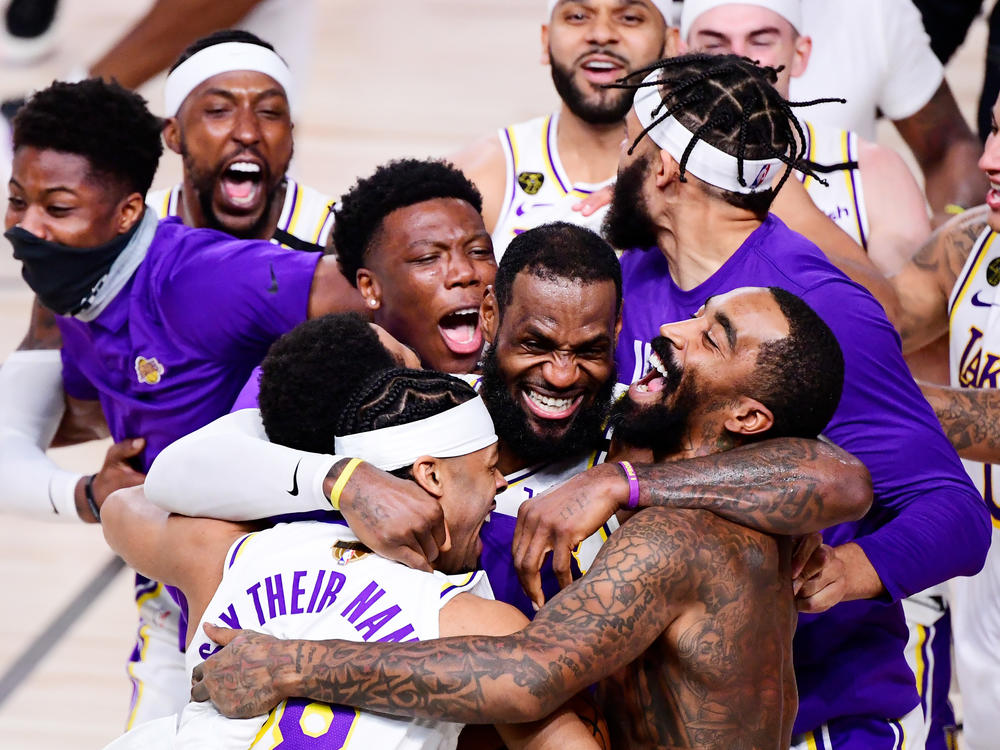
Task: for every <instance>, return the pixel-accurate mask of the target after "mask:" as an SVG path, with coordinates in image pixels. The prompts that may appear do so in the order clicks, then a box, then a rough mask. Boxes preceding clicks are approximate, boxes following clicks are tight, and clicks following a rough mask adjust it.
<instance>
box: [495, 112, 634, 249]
mask: <svg viewBox="0 0 1000 750" xmlns="http://www.w3.org/2000/svg"><path fill="white" fill-rule="evenodd" d="M558 125H559V114H558V113H556V114H553V115H548V116H547V117H538V118H536V119H534V120H528V121H527V122H522V123H518V124H517V125H511V126H509V127H506V128H501V129H500V130H499V131H498V135H499V137H500V145H501V146H502V147H503V151H504V156H505V157H506V161H507V182H506V187H505V190H504V196H505V197H504V202H503V207H502V208H501V209H500V216H499V217H498V218H497V223H496V226H495V227H494V228H493V251H494V252H495V253H496V257H497V262H498V263H499V262H500V258H501V257H503V254H504V251H505V250H506V249H507V245H508V244H510V241H511V240H512V239H514V237H516V236H517V235H519V234H520V233H521V232H524V231H527V230H528V229H532V228H534V227H537V226H540V225H542V224H548V223H549V222H553V221H565V222H569V223H570V224H577V225H579V226H583V227H587V228H588V229H592V230H594V231H595V232H598V233H599V232H600V231H601V222H602V221H603V220H604V214H605V213H607V206H604V207H602V208H601V209H600V210H598V211H596V212H594V213H593V214H591V215H590V216H584V215H583V214H582V213H580V212H579V211H574V210H573V204H575V203H578V202H579V201H580V200H582V199H584V198H586V197H587V196H588V195H590V194H591V193H593V192H594V191H596V190H600V189H601V188H603V187H605V186H607V185H612V184H614V181H615V180H614V176H612V177H611V178H609V179H607V180H605V181H604V182H601V183H598V184H589V183H577V184H574V183H573V182H572V181H571V180H570V179H569V177H568V176H567V175H566V170H565V169H563V166H562V162H561V161H560V160H559V151H558V149H557V147H556V130H557V128H558Z"/></svg>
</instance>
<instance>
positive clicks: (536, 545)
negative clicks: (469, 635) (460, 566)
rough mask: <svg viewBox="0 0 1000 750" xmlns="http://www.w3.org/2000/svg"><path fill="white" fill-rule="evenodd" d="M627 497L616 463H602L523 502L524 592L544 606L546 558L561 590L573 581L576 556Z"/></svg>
mask: <svg viewBox="0 0 1000 750" xmlns="http://www.w3.org/2000/svg"><path fill="white" fill-rule="evenodd" d="M623 498H625V499H627V498H628V480H626V479H625V476H624V475H623V474H622V472H621V469H619V468H618V466H617V465H616V464H601V465H600V466H595V467H594V468H592V469H589V470H587V471H585V472H583V473H581V474H577V475H576V476H575V477H572V478H571V479H569V480H567V481H566V482H564V483H563V484H561V485H559V486H558V487H553V488H552V489H550V490H548V491H546V492H543V493H542V494H541V495H538V496H537V497H533V498H531V499H530V500H529V501H528V502H526V503H522V504H521V507H520V509H519V510H518V512H517V528H516V529H515V531H514V544H513V552H514V567H515V568H516V569H517V575H518V577H519V578H520V579H521V585H522V586H523V587H524V590H525V593H527V594H528V596H529V597H530V598H531V601H532V602H534V603H535V606H537V607H541V606H542V604H544V603H545V595H544V594H543V593H542V577H541V575H540V572H539V571H541V569H542V563H543V562H544V561H545V556H546V555H547V554H548V553H549V552H551V553H552V569H553V571H554V572H555V574H556V578H557V580H558V581H559V584H560V585H561V586H568V585H569V584H570V583H571V582H572V575H571V572H570V560H571V554H570V553H571V552H572V551H573V550H574V549H576V546H577V545H578V544H579V543H580V542H582V541H583V540H584V539H586V538H587V537H589V536H590V535H591V534H593V533H594V532H595V531H597V530H598V529H599V528H601V525H602V524H603V523H604V522H605V521H607V520H608V519H609V518H611V516H612V515H614V513H615V511H616V510H618V508H619V506H620V505H621V503H622V499H623Z"/></svg>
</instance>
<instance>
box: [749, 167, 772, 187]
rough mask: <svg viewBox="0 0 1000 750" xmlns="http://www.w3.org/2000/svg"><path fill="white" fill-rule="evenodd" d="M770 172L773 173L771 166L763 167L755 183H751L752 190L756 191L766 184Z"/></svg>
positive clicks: (755, 178)
mask: <svg viewBox="0 0 1000 750" xmlns="http://www.w3.org/2000/svg"><path fill="white" fill-rule="evenodd" d="M770 172H771V165H770V164H765V165H764V166H763V167H761V168H760V171H759V172H758V173H757V176H756V177H754V180H753V182H751V183H750V189H751V190H756V189H757V188H759V187H760V186H761V185H762V184H763V183H764V180H766V179H767V175H768V174H769V173H770Z"/></svg>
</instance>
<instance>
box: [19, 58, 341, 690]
mask: <svg viewBox="0 0 1000 750" xmlns="http://www.w3.org/2000/svg"><path fill="white" fill-rule="evenodd" d="M255 49H258V48H256V47H255ZM261 49H262V48H261ZM268 54H273V53H270V52H268ZM112 132H113V133H116V134H120V136H119V137H117V138H114V139H112V138H109V137H108V133H112ZM159 139H160V134H159V120H158V119H157V118H155V117H153V115H151V114H150V113H149V111H148V110H147V109H146V107H145V104H144V102H143V101H142V99H141V98H139V97H137V96H136V95H134V94H131V93H129V92H126V91H124V90H123V89H121V88H119V87H117V86H113V85H107V84H104V83H101V82H100V81H97V80H91V81H85V82H81V83H79V84H55V85H53V86H51V87H49V88H48V89H45V90H44V91H42V92H39V93H38V94H36V95H35V97H33V98H32V100H31V102H29V103H28V104H27V105H25V107H24V108H23V109H22V110H21V113H20V114H19V115H18V118H17V119H16V120H15V131H14V146H15V157H14V164H13V169H12V177H11V181H10V199H9V203H8V210H7V215H6V228H7V232H6V235H5V236H6V237H7V238H8V240H9V241H10V242H11V244H12V245H13V246H14V254H15V257H16V258H17V259H19V260H21V262H22V264H23V275H24V277H25V279H26V281H27V282H28V284H29V286H30V287H31V288H32V289H33V290H34V291H35V292H36V294H37V295H38V297H39V299H40V301H41V302H42V304H43V305H45V306H46V307H48V308H49V309H51V310H53V311H55V312H56V313H57V316H58V317H57V321H56V323H57V325H58V328H59V332H60V334H61V336H62V339H63V348H62V352H61V359H62V372H61V375H60V377H59V378H58V379H57V380H56V381H55V382H56V383H59V384H60V388H59V391H58V400H57V401H55V402H54V403H53V402H49V401H46V400H45V399H47V398H48V396H47V394H45V393H43V394H40V395H39V396H38V399H35V398H33V397H30V398H29V399H28V400H27V401H26V402H24V403H21V402H14V403H13V404H11V403H9V402H8V403H7V405H6V406H5V409H4V411H5V414H6V415H9V414H10V413H11V411H14V412H16V411H17V410H19V409H20V410H23V411H25V412H27V413H29V414H44V415H47V416H48V418H49V419H50V420H51V424H56V423H58V420H59V415H60V413H61V409H62V404H63V403H68V404H69V405H70V406H69V408H70V410H74V411H78V412H79V413H82V414H86V415H89V416H90V417H92V418H93V420H94V423H93V424H92V425H91V426H90V430H91V434H97V433H99V432H100V429H101V428H102V427H103V429H105V430H107V429H108V428H110V432H111V435H112V437H114V438H115V440H116V441H118V442H119V444H123V443H124V444H126V445H128V447H129V451H130V452H129V454H128V457H122V460H121V463H122V464H123V465H124V464H127V465H128V466H129V467H130V468H131V471H132V473H131V476H127V477H126V479H131V481H132V482H133V483H137V482H138V481H141V479H142V473H143V472H144V471H145V469H146V468H147V467H148V464H149V462H151V461H152V459H153V458H154V457H155V455H156V454H157V453H158V452H159V451H160V450H161V449H162V448H163V446H164V445H167V444H169V443H170V442H171V441H173V440H174V439H176V438H177V437H179V436H180V435H183V434H186V433H187V432H188V431H190V430H191V429H195V428H197V427H199V426H201V425H202V424H204V423H206V422H208V421H211V419H213V418H215V417H217V416H219V415H220V414H222V413H225V411H226V409H227V408H228V406H229V404H230V403H231V401H232V398H233V397H234V396H235V393H236V391H237V390H238V389H239V386H240V384H241V383H242V382H243V381H245V379H246V376H247V374H248V373H249V370H250V368H252V367H253V365H254V364H255V363H256V361H259V359H260V358H261V357H262V356H263V354H264V353H265V351H266V347H267V346H268V345H269V344H270V342H271V341H272V340H273V339H274V338H276V337H277V336H278V335H280V334H281V333H283V332H284V331H285V330H287V329H289V328H290V327H292V326H294V325H295V324H296V323H297V322H299V321H300V320H302V319H304V318H305V317H306V315H307V314H312V315H317V314H321V313H323V312H326V311H328V310H331V309H332V310H336V309H342V308H343V307H345V306H346V307H351V306H353V300H354V292H353V290H352V289H351V287H350V285H348V284H347V282H346V280H344V279H343V277H342V275H341V274H340V271H339V269H338V268H337V266H336V261H335V260H334V259H333V258H321V257H320V255H319V254H318V253H298V252H293V251H289V250H286V249H284V248H279V247H276V246H275V245H273V244H271V243H268V242H261V241H237V240H233V239H231V238H229V237H228V236H227V235H223V234H221V233H218V232H213V231H211V230H207V229H202V230H193V229H190V228H188V227H185V226H184V225H183V224H181V223H180V222H179V221H178V220H176V219H173V220H166V221H164V222H163V223H161V224H157V221H156V216H155V213H154V212H153V211H149V210H146V208H145V204H144V202H143V194H144V193H145V191H146V190H147V189H148V187H149V183H150V181H151V180H152V176H153V173H154V172H155V169H156V164H157V160H158V157H159V155H160V152H161V146H160V140H159ZM205 305H211V308H206V307H204V306H205ZM3 373H4V378H5V379H8V381H7V382H10V380H9V379H11V378H12V379H13V380H15V381H23V380H25V379H27V380H28V381H29V383H30V382H31V381H33V380H34V379H35V374H34V373H33V372H32V370H31V368H30V367H29V368H27V369H24V368H20V367H13V368H10V369H8V367H6V366H5V367H4V370H3ZM14 390H15V391H16V390H17V389H14ZM27 390H28V392H29V393H30V392H31V389H30V388H28V389H27ZM43 390H44V389H43ZM39 400H41V401H43V403H42V404H41V407H42V408H36V406H37V405H38V402H39ZM47 409H51V411H47ZM105 419H106V424H107V426H104V424H105ZM105 434H106V433H105ZM136 435H141V436H142V438H141V439H135V440H133V439H131V438H133V436H136ZM51 436H52V432H49V433H48V437H49V438H51ZM45 447H47V445H45V444H44V443H42V444H40V443H37V442H33V441H32V440H30V439H29V440H25V439H24V438H23V436H22V435H20V434H17V433H15V432H12V431H6V432H5V433H4V446H3V450H2V452H0V459H2V461H3V467H2V468H3V472H4V476H5V477H9V481H8V482H7V486H8V490H7V491H6V492H5V493H4V501H5V507H6V509H10V510H18V509H26V510H30V511H33V512H34V513H35V514H36V515H40V514H41V511H40V510H39V509H41V508H44V509H47V510H48V512H49V514H55V515H58V516H70V517H74V518H77V517H85V518H86V519H87V520H89V521H91V522H94V521H96V520H98V517H99V506H100V502H102V501H103V499H104V496H105V495H106V494H107V493H108V492H110V490H112V489H114V487H113V486H110V484H109V483H108V481H107V480H106V478H103V477H102V478H101V481H100V483H99V481H98V477H96V476H91V477H84V478H79V477H78V476H77V475H68V474H67V473H66V472H62V471H61V470H60V469H58V467H56V466H55V464H54V463H53V462H52V461H51V460H50V459H48V458H47V457H46V456H45V455H44V448H45ZM126 458H127V459H128V460H126ZM142 584H143V591H142V592H141V594H142V597H141V601H142V602H143V603H144V602H146V601H150V600H151V596H150V595H152V594H155V593H156V592H157V586H156V584H155V583H152V582H142ZM160 614H162V613H160V612H158V613H157V618H158V619H157V621H159V619H162V620H164V621H165V622H167V623H168V624H169V623H170V622H173V623H176V617H171V616H170V614H171V613H170V612H169V611H167V614H166V616H165V617H162V618H160ZM161 624H162V623H161ZM174 627H175V628H176V624H174ZM156 632H157V633H159V631H156ZM174 633H175V636H174V641H173V649H174V654H176V646H177V639H176V630H175V631H174ZM150 638H153V631H152V630H146V631H143V632H141V633H140V639H141V644H140V646H139V647H138V648H137V652H138V654H139V655H141V654H143V653H148V652H149V642H150V641H149V639H150ZM175 658H176V657H175ZM150 684H151V683H147V687H149V685H150ZM135 697H136V698H137V699H138V698H140V697H141V698H143V699H145V700H147V702H148V705H150V706H154V707H156V706H160V705H162V703H161V699H162V700H168V697H167V696H157V695H156V691H155V689H153V688H152V687H149V689H145V688H139V687H137V689H136V696H135Z"/></svg>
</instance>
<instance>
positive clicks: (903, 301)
mask: <svg viewBox="0 0 1000 750" xmlns="http://www.w3.org/2000/svg"><path fill="white" fill-rule="evenodd" d="M986 218H987V212H986V210H985V207H984V208H976V209H972V210H970V211H966V212H965V213H963V214H961V215H960V216H956V217H955V218H954V219H952V220H951V221H949V222H948V223H947V224H945V225H944V226H942V227H940V228H938V229H937V230H936V231H935V232H934V233H933V234H932V235H931V236H930V238H929V239H928V240H927V242H925V243H924V245H923V246H922V247H921V248H920V249H919V250H918V251H917V252H916V253H915V254H914V256H913V258H912V259H911V260H910V261H909V262H908V263H906V265H904V266H903V268H902V269H901V270H900V272H899V273H898V274H896V275H895V276H893V277H892V279H891V281H892V284H893V286H894V287H895V288H896V292H897V294H898V295H899V300H900V307H901V318H900V324H899V328H900V335H901V336H902V339H903V351H905V352H910V351H913V350H914V349H916V348H919V347H920V346H921V345H923V344H926V343H929V342H931V341H934V340H935V339H936V338H937V337H938V336H940V335H942V334H943V333H946V332H947V330H948V297H949V295H950V294H951V290H952V287H953V286H954V285H955V281H956V280H957V279H958V277H959V274H961V272H962V268H963V267H964V266H965V262H966V260H967V259H968V257H969V253H970V252H971V250H972V248H973V247H974V246H975V244H976V240H977V239H978V237H979V235H980V234H981V233H982V232H983V230H984V229H985V227H986Z"/></svg>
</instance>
